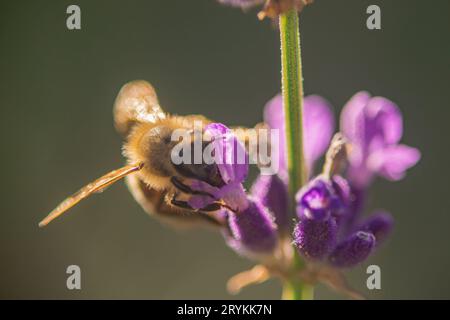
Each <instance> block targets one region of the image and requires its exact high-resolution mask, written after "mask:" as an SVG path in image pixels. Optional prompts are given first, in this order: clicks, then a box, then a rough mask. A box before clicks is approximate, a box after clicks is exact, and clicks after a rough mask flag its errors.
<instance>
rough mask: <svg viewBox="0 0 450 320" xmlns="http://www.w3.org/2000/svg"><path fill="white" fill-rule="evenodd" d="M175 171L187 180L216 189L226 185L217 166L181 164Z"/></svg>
mask: <svg viewBox="0 0 450 320" xmlns="http://www.w3.org/2000/svg"><path fill="white" fill-rule="evenodd" d="M175 169H176V170H177V171H178V173H180V174H181V175H183V176H185V177H186V178H192V179H197V180H200V181H204V182H206V183H208V184H210V185H212V186H214V187H222V186H223V185H224V184H225V183H224V182H223V180H222V177H221V176H220V172H219V169H218V168H217V165H216V164H205V163H202V164H184V163H182V164H179V165H176V166H175Z"/></svg>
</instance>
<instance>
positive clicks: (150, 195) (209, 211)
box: [39, 80, 224, 227]
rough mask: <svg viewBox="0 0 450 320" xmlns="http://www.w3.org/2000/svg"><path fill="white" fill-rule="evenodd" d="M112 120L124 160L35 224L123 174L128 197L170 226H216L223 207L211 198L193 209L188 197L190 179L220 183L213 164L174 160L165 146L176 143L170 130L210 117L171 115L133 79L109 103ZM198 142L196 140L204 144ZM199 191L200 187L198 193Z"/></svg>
mask: <svg viewBox="0 0 450 320" xmlns="http://www.w3.org/2000/svg"><path fill="white" fill-rule="evenodd" d="M113 110H114V125H115V127H116V130H117V131H118V132H119V133H120V134H121V135H122V137H123V138H124V145H123V154H124V156H125V157H126V159H127V165H125V166H124V167H122V168H120V169H117V170H114V171H111V172H109V173H107V174H105V175H104V176H102V177H100V178H98V179H97V180H95V181H93V182H91V183H89V184H88V185H86V186H84V187H83V188H81V189H80V190H79V191H78V192H76V193H75V194H73V195H72V196H70V197H68V198H67V199H66V200H64V201H63V202H62V203H60V204H59V205H58V206H57V207H56V208H55V209H54V210H53V211H51V212H50V214H49V215H48V216H47V217H46V218H45V219H43V220H42V221H41V222H40V223H39V226H40V227H43V226H46V225H47V224H48V223H49V222H51V221H52V220H53V219H55V218H57V217H58V216H60V215H61V214H63V213H64V212H66V211H67V210H68V209H70V208H72V207H73V206H75V205H76V204H77V203H79V202H80V201H81V200H83V199H85V198H87V197H89V196H90V195H92V194H94V193H98V192H102V191H103V190H104V189H105V188H106V187H108V186H110V185H111V184H113V183H115V182H117V181H119V180H120V179H122V178H126V179H125V180H126V183H127V185H128V188H129V190H130V192H131V194H132V195H133V197H134V199H135V200H136V201H137V202H138V203H139V204H140V205H141V206H142V208H143V209H144V210H145V211H146V212H147V213H148V214H150V215H153V216H156V217H158V218H160V219H161V220H162V221H163V222H168V223H169V224H175V225H176V226H180V224H181V225H182V226H189V225H193V224H195V225H197V224H198V223H199V222H200V223H203V224H206V225H209V226H222V225H223V224H224V221H223V218H221V217H220V215H219V214H218V210H219V209H220V208H221V207H223V206H224V204H223V203H221V202H220V201H215V202H213V203H212V204H209V205H208V206H206V207H205V208H202V209H199V210H194V209H193V208H192V207H191V206H190V205H189V204H188V201H187V200H188V199H189V196H191V195H193V194H199V192H200V191H195V190H192V189H191V188H190V187H189V185H188V183H187V182H189V181H190V179H196V180H200V181H203V182H206V183H208V184H210V185H212V186H215V187H220V186H222V185H223V184H224V182H223V181H222V179H221V176H220V173H219V171H218V167H217V166H216V165H215V164H204V163H202V164H184V163H182V164H179V165H175V164H174V163H173V162H172V161H171V150H172V148H173V147H174V146H175V144H177V143H178V141H172V138H171V137H172V132H173V131H174V130H175V129H186V130H188V131H189V132H191V134H192V136H193V137H194V139H193V140H192V142H191V143H194V142H195V137H196V135H195V134H194V133H193V132H192V123H193V122H194V121H197V120H198V121H201V123H202V124H203V125H207V124H209V123H211V122H212V121H211V120H209V119H207V118H205V117H204V116H202V115H188V116H176V115H169V114H168V113H166V112H164V111H163V110H162V108H161V107H160V105H159V102H158V98H157V95H156V92H155V90H154V88H153V87H152V86H151V85H150V84H149V83H148V82H146V81H143V80H136V81H132V82H129V83H127V84H125V85H124V86H123V87H122V88H121V90H120V92H119V94H118V96H117V98H116V100H115V103H114V109H113ZM206 143H207V142H203V141H202V144H206ZM200 193H201V192H200Z"/></svg>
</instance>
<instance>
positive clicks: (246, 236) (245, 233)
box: [227, 200, 277, 253]
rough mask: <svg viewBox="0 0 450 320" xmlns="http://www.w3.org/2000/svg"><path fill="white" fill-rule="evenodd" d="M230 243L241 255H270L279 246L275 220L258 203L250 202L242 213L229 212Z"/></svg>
mask: <svg viewBox="0 0 450 320" xmlns="http://www.w3.org/2000/svg"><path fill="white" fill-rule="evenodd" d="M228 223H229V227H230V235H229V238H228V239H227V240H228V243H229V244H230V245H231V246H232V247H233V248H234V249H235V250H237V251H238V252H241V253H270V252H271V251H272V250H273V249H275V247H276V245H277V229H276V225H275V224H274V222H273V218H272V217H271V216H270V214H269V213H268V212H267V210H266V209H265V207H264V206H263V205H262V204H260V203H259V202H258V201H254V200H250V201H249V206H248V207H247V209H246V210H244V211H243V212H241V213H238V214H235V213H232V212H229V215H228Z"/></svg>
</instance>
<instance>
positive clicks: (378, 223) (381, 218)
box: [358, 211, 394, 245]
mask: <svg viewBox="0 0 450 320" xmlns="http://www.w3.org/2000/svg"><path fill="white" fill-rule="evenodd" d="M393 226H394V219H393V218H392V216H391V215H390V214H389V213H387V212H384V211H379V212H377V213H374V214H372V215H371V216H370V217H369V218H368V219H366V221H364V222H363V223H362V224H361V225H360V226H359V227H358V229H359V230H361V231H366V232H370V233H372V234H373V235H374V236H375V239H376V241H377V245H378V244H379V243H381V242H382V241H384V240H385V239H386V238H387V237H388V235H389V234H390V232H391V231H392V228H393Z"/></svg>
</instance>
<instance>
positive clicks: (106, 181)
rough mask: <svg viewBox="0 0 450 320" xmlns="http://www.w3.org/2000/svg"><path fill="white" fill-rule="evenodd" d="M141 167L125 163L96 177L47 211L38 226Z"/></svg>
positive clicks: (47, 222)
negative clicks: (50, 210)
mask: <svg viewBox="0 0 450 320" xmlns="http://www.w3.org/2000/svg"><path fill="white" fill-rule="evenodd" d="M141 168H142V164H134V165H127V166H125V167H122V168H120V169H117V170H113V171H111V172H109V173H107V174H105V175H104V176H102V177H100V178H98V179H97V180H95V181H93V182H91V183H89V184H88V185H86V186H84V187H83V188H81V189H80V190H78V191H77V192H76V193H74V194H73V195H71V196H70V197H68V198H67V199H66V200H64V201H63V202H61V203H60V204H59V205H58V206H57V207H56V208H55V209H54V210H53V211H52V212H50V213H49V215H48V216H47V217H45V219H44V220H42V221H41V222H39V226H40V227H43V226H46V225H47V224H49V223H50V222H51V221H52V220H53V219H55V218H57V217H59V216H60V215H61V214H63V213H64V212H66V211H67V210H69V209H70V208H72V207H73V206H75V205H76V204H77V203H78V202H80V201H81V200H83V199H85V198H87V197H89V196H90V195H91V194H93V193H97V192H102V191H103V190H104V189H105V188H106V187H108V186H109V185H111V184H113V183H114V182H116V181H118V180H120V179H122V178H124V177H125V176H127V175H129V174H130V173H133V172H135V171H138V170H140V169H141Z"/></svg>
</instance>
